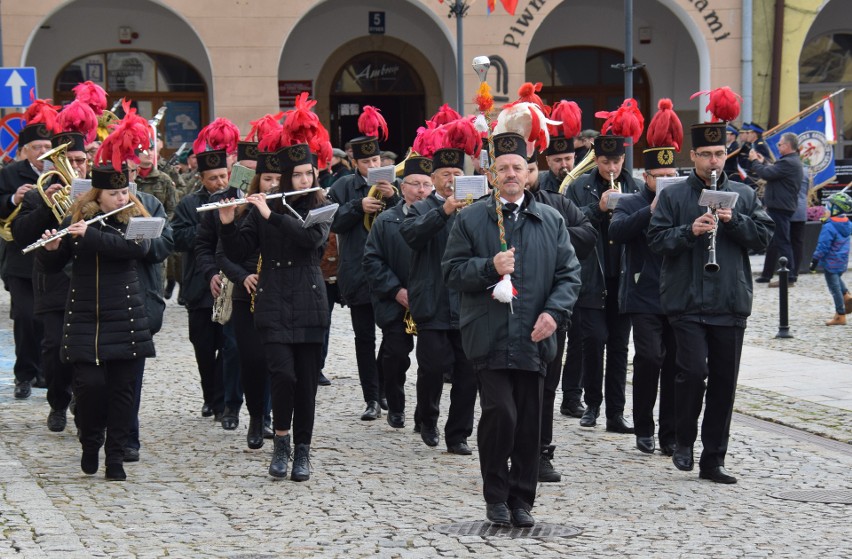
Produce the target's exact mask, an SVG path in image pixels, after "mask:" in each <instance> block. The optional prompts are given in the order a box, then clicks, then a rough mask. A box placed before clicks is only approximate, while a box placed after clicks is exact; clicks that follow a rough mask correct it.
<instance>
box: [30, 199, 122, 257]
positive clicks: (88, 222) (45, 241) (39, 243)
mask: <svg viewBox="0 0 852 559" xmlns="http://www.w3.org/2000/svg"><path fill="white" fill-rule="evenodd" d="M135 205H136V203H135V202H128V203H127V204H125V205H123V206H121V207H120V208H118V209H117V210H112V211H111V212H107V213H105V214H101V215H99V216H96V217H93V218H92V219H89V220H86V222H85V223H86V225H92V224H93V223H98V222H100V221H103V220H105V219H106V218H108V217H109V216H111V215H114V214H117V213H119V212H123V211H124V210H126V209H127V208H131V207H133V206H135ZM70 228H71V226H70V225H69V226H68V227H66V228H65V229H60V230H59V231H57V232H56V233H55V234H53V235H51V236H49V237H47V238H44V239H39V240H37V241H36V242H34V243H32V244H31V245H27V246H26V247H25V248H24V249H23V250H22V251H21V252H22V253H24V254H27V253H28V252H32V251H34V250H35V249H37V248H41V247H43V246H44V245H46V244H49V243H52V242H53V241H55V240H56V239H61V238H62V237H64V236H65V235H67V234H68V230H69V229H70Z"/></svg>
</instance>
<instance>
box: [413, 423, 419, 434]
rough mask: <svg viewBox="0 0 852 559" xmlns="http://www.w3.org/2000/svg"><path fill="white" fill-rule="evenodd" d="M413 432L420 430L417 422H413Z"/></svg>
mask: <svg viewBox="0 0 852 559" xmlns="http://www.w3.org/2000/svg"><path fill="white" fill-rule="evenodd" d="M414 432H415V433H419V432H420V424H419V423H415V424H414Z"/></svg>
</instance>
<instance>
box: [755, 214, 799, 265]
mask: <svg viewBox="0 0 852 559" xmlns="http://www.w3.org/2000/svg"><path fill="white" fill-rule="evenodd" d="M766 213H768V214H769V217H771V218H772V221H774V222H775V232H774V233H773V234H772V240H771V241H770V242H769V246H768V247H766V257H765V258H764V260H763V271H762V272H761V274H760V275H761V276H762V277H764V278H771V277H772V275H773V274H774V273H775V272H776V271H777V270H778V258H780V257H781V256H784V257H786V258H787V268H789V269H790V270H795V269H796V268H795V267H794V266H795V264H796V262H795V258H794V256H793V243H792V240H791V238H790V218H791V217H793V212H791V211H788V210H775V209H772V208H766ZM797 276H798V274H793V273H792V272H791V273H790V278H791V279H792V278H795V277H797Z"/></svg>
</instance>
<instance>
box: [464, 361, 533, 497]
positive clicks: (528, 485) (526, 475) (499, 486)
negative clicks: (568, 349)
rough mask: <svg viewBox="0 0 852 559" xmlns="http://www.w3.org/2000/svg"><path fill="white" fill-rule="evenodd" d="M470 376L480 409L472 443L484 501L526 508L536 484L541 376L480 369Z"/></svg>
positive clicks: (512, 371) (521, 372) (522, 372)
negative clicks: (474, 378) (475, 385)
mask: <svg viewBox="0 0 852 559" xmlns="http://www.w3.org/2000/svg"><path fill="white" fill-rule="evenodd" d="M476 376H477V379H478V381H479V406H480V408H481V409H482V414H481V415H480V418H479V427H478V428H477V436H476V441H477V446H478V447H479V467H480V469H481V471H482V492H483V495H484V496H485V502H486V503H488V504H495V503H506V504H507V505H508V506H509V508H510V509H515V508H523V509H526V510H530V509H531V508H532V506H533V504H534V503H535V491H536V484H537V483H538V459H539V454H540V448H539V443H538V441H539V425H540V421H541V399H542V391H543V389H544V376H543V375H541V374H539V373H538V372H537V371H517V370H510V369H497V370H493V369H482V370H479V371H477V373H476ZM510 460H511V464H512V465H511V467H509V465H508V461H510Z"/></svg>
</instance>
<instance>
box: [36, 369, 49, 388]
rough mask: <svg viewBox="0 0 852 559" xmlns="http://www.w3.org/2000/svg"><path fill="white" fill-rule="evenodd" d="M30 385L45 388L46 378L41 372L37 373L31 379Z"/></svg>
mask: <svg viewBox="0 0 852 559" xmlns="http://www.w3.org/2000/svg"><path fill="white" fill-rule="evenodd" d="M32 386H33V388H47V379H46V378H44V375H43V374H41V373H39V374H37V375H36V378H34V379H33V381H32Z"/></svg>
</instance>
